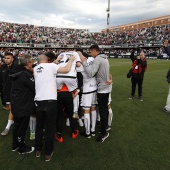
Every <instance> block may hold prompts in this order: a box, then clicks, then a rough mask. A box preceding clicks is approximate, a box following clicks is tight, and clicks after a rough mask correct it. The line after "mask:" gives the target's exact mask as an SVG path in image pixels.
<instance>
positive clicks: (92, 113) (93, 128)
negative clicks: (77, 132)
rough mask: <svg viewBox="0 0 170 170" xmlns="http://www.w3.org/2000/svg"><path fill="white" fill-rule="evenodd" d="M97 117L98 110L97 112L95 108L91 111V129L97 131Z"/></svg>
mask: <svg viewBox="0 0 170 170" xmlns="http://www.w3.org/2000/svg"><path fill="white" fill-rule="evenodd" d="M96 119H97V112H96V110H93V111H92V112H91V131H92V132H94V131H95V127H96Z"/></svg>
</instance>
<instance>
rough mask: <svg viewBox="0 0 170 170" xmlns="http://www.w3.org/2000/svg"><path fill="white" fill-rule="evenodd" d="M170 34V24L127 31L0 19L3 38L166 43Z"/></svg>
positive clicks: (9, 41) (104, 42)
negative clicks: (12, 21) (72, 27)
mask: <svg viewBox="0 0 170 170" xmlns="http://www.w3.org/2000/svg"><path fill="white" fill-rule="evenodd" d="M169 38H170V25H164V26H153V27H149V28H142V29H136V30H132V31H124V32H112V33H111V32H107V33H102V32H96V33H92V32H90V31H89V30H87V29H71V28H57V27H47V26H35V25H29V24H17V23H7V22H0V42H8V43H42V44H46V43H56V44H59V45H62V44H69V45H70V44H74V45H75V44H77V45H91V44H94V43H96V44H98V45H114V44H120V45H121V44H134V43H146V44H149V43H152V42H159V43H163V41H164V40H165V39H169Z"/></svg>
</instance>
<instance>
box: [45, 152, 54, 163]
mask: <svg viewBox="0 0 170 170" xmlns="http://www.w3.org/2000/svg"><path fill="white" fill-rule="evenodd" d="M52 156H53V152H52V153H51V154H50V155H45V161H50V160H51V158H52Z"/></svg>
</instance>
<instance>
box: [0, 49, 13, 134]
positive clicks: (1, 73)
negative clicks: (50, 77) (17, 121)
mask: <svg viewBox="0 0 170 170" xmlns="http://www.w3.org/2000/svg"><path fill="white" fill-rule="evenodd" d="M13 61H14V58H13V54H12V53H9V52H6V53H5V64H3V65H2V67H1V69H0V84H1V87H2V89H1V95H2V97H1V98H2V103H3V105H4V106H5V108H6V109H7V110H9V115H8V123H7V126H6V127H5V129H4V130H3V132H2V133H1V135H3V136H5V135H7V134H8V133H9V130H10V127H11V125H12V124H13V123H14V121H13V116H12V113H11V110H10V92H11V85H12V82H11V79H10V78H9V72H10V71H11V70H12V69H13V68H14V65H13Z"/></svg>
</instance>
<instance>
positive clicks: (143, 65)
mask: <svg viewBox="0 0 170 170" xmlns="http://www.w3.org/2000/svg"><path fill="white" fill-rule="evenodd" d="M130 59H131V60H132V70H133V73H132V77H133V78H137V79H143V78H144V73H145V70H146V69H147V61H146V58H144V59H137V58H136V57H135V55H134V53H131V55H130Z"/></svg>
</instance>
